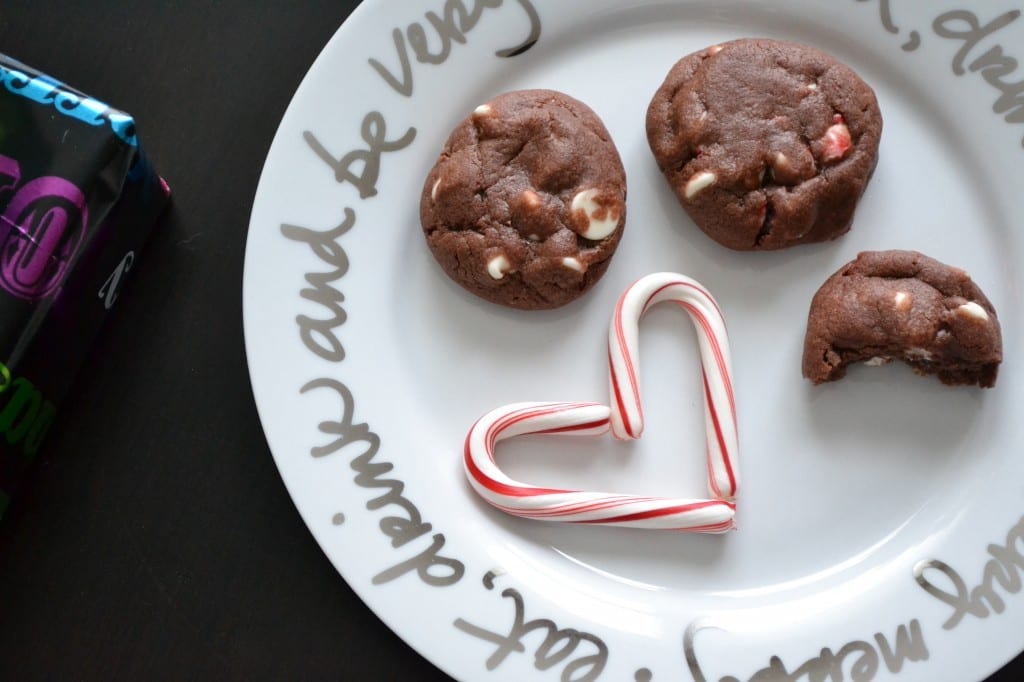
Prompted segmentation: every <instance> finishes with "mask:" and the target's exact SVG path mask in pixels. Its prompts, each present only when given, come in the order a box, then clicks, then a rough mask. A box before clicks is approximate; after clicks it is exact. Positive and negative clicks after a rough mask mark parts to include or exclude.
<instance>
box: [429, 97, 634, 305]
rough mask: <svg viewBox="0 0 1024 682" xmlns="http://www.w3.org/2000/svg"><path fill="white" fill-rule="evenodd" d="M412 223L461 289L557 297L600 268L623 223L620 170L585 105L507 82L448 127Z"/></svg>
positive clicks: (590, 279)
mask: <svg viewBox="0 0 1024 682" xmlns="http://www.w3.org/2000/svg"><path fill="white" fill-rule="evenodd" d="M420 222H421V224H422V226H423V233H424V235H425V236H426V238H427V244H428V245H429V247H430V250H431V251H432V252H433V254H434V257H435V258H436V259H437V262H438V263H440V264H441V267H442V268H444V270H445V272H447V273H448V275H449V276H450V277H451V278H452V279H454V280H455V281H456V282H458V283H459V284H461V285H462V286H463V287H465V288H466V289H468V290H469V291H471V292H473V293H474V294H476V295H477V296H480V297H481V298H484V299H487V300H488V301H491V302H493V303H500V304H502V305H506V306H510V307H512V308H522V309H527V310H537V309H543V308H557V307H559V306H562V305H565V304H566V303H569V302H570V301H572V300H574V299H576V298H578V297H579V296H581V295H582V294H583V293H585V292H586V291H587V290H588V289H590V287H592V286H593V285H594V283H595V282H597V280H598V279H600V277H601V275H603V274H604V271H605V270H606V269H607V268H608V264H609V262H610V260H611V257H612V254H613V253H614V252H615V247H616V246H618V243H619V238H620V237H621V236H622V230H623V226H624V225H625V222H626V173H625V171H624V170H623V168H622V160H621V159H620V158H619V153H618V151H617V150H616V149H615V145H614V144H613V143H612V140H611V136H610V135H609V134H608V131H607V130H606V129H605V127H604V124H603V123H602V122H601V120H600V119H599V118H598V117H597V115H596V114H595V113H594V112H593V111H591V110H590V108H589V107H587V106H586V105H585V104H583V103H582V102H579V101H577V100H575V99H573V98H572V97H569V96H568V95H565V94H563V93H560V92H554V91H551V90H520V91H517V92H509V93H506V94H504V95H500V96H498V97H496V98H495V99H494V100H492V101H491V102H488V103H487V104H482V105H480V106H479V107H477V108H476V109H475V110H474V111H473V113H472V114H471V115H470V116H469V117H468V118H466V119H465V120H464V121H462V122H461V123H460V124H459V125H458V127H456V128H455V130H454V131H453V132H452V134H451V136H450V137H449V138H448V141H447V142H446V143H445V146H444V150H443V151H442V152H441V155H440V157H439V158H438V160H437V163H436V165H435V166H434V167H433V169H431V171H430V174H429V175H428V176H427V180H426V183H425V184H424V186H423V194H422V196H421V199H420Z"/></svg>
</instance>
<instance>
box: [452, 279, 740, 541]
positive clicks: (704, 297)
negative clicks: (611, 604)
mask: <svg viewBox="0 0 1024 682" xmlns="http://www.w3.org/2000/svg"><path fill="white" fill-rule="evenodd" d="M668 301H671V302H674V303H676V304H678V305H679V306H680V307H682V308H683V309H684V310H686V312H687V313H688V314H689V316H690V319H691V320H692V322H693V325H694V329H695V330H696V332H697V339H698V346H699V348H700V358H701V378H702V383H703V389H704V421H705V426H706V437H705V443H706V447H705V457H706V461H707V467H708V469H707V470H708V490H709V491H710V493H711V495H713V498H711V499H681V498H665V497H649V496H639V495H626V494H618V493H603V492H588V491H583V490H569V489H561V488H546V487H540V486H534V485H530V484H528V483H522V482H520V481H516V480H514V479H512V478H511V477H509V476H508V475H506V474H505V473H504V472H503V471H502V470H501V468H500V467H498V464H497V462H496V461H495V459H494V449H495V446H496V445H497V443H498V442H499V441H501V440H504V439H506V438H512V437H515V436H522V435H528V434H535V435H579V436H600V435H603V434H605V433H607V432H608V431H611V432H612V433H613V434H614V435H615V437H617V438H619V439H630V438H639V437H640V436H641V434H642V432H643V425H644V421H643V407H642V404H641V400H640V381H639V353H638V349H639V346H638V337H639V323H640V319H641V318H642V317H643V316H644V314H645V313H646V312H647V311H648V310H650V308H651V307H653V306H655V305H657V304H658V303H662V302H668ZM608 372H609V384H610V398H611V406H610V407H609V406H606V405H600V404H597V403H583V402H561V403H556V402H533V403H513V404H511V405H505V406H503V407H499V408H496V409H494V410H491V411H490V412H488V413H487V414H485V415H484V416H482V417H480V419H478V420H477V421H476V423H475V424H473V427H472V428H471V429H470V430H469V433H468V434H467V436H466V442H465V448H464V452H463V465H464V467H465V470H466V476H467V478H468V479H469V483H470V485H471V486H472V487H473V489H474V490H475V491H476V492H477V493H478V494H479V495H480V496H481V497H483V499H484V500H485V501H486V502H488V503H489V504H491V505H492V506H494V507H496V508H497V509H500V510H502V511H504V512H507V513H509V514H512V515H514V516H521V517H524V518H529V519H537V520H542V521H562V522H565V523H577V524H589V525H610V526H620V527H626V528H648V529H658V530H677V531H688V532H697V533H723V532H725V531H727V530H730V529H731V528H733V527H734V525H733V519H734V516H735V512H736V505H735V498H736V493H737V490H738V487H739V486H738V484H739V470H738V466H737V455H738V450H739V441H738V437H737V427H736V401H735V397H734V395H733V389H732V368H731V360H730V353H729V340H728V336H727V335H726V329H725V320H724V319H723V318H722V312H721V310H720V309H719V307H718V304H717V303H715V300H714V298H713V297H712V296H711V294H710V293H709V292H708V291H707V289H705V288H704V287H703V286H702V285H701V284H700V283H698V282H696V281H695V280H693V279H691V278H689V277H686V276H685V275H679V274H676V273H671V272H659V273H654V274H652V275H647V276H646V277H643V278H641V279H639V280H637V281H636V282H635V283H633V285H632V286H630V287H629V288H628V289H627V290H626V291H625V293H623V294H622V296H621V297H620V298H619V301H618V303H617V304H616V306H615V313H614V315H613V316H612V322H611V327H610V329H609V334H608Z"/></svg>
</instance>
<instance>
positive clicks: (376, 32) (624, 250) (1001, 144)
mask: <svg viewBox="0 0 1024 682" xmlns="http://www.w3.org/2000/svg"><path fill="white" fill-rule="evenodd" d="M463 5H465V6H466V7H467V9H466V11H465V12H463V13H460V12H458V11H454V10H457V9H458V8H459V7H461V6H463ZM493 5H498V6H497V7H494V6H493ZM1021 6H1022V5H1021V4H1020V2H1019V0H987V1H984V2H982V1H978V0H975V1H973V2H971V3H967V2H964V1H963V0H954V1H952V2H951V1H950V0H941V1H940V2H935V3H909V2H902V3H893V5H892V6H891V7H890V4H889V2H887V1H886V0H866V1H860V0H845V1H843V2H824V1H822V2H818V3H813V4H812V3H808V2H805V1H803V0H771V1H764V2H756V1H745V2H737V1H718V2H712V0H691V1H680V2H668V1H665V0H661V1H655V0H651V1H647V2H630V3H624V2H620V0H600V1H590V0H588V1H586V2H584V1H583V0H579V1H576V2H568V1H559V2H541V1H540V0H534V1H533V2H527V0H517V1H516V0H507V1H506V2H504V3H502V2H500V0H495V1H492V2H482V1H480V2H476V3H473V2H469V1H466V2H464V3H459V2H455V1H454V0H450V1H449V2H447V3H445V2H442V0H434V1H433V2H428V3H422V2H390V1H389V2H383V0H381V1H378V2H374V1H370V2H367V3H365V4H364V5H363V6H362V7H360V8H359V9H358V10H357V11H356V12H355V14H353V16H352V17H351V18H350V19H349V21H348V22H346V24H345V25H344V26H343V27H342V28H341V29H340V30H339V31H338V33H337V35H336V36H335V37H334V39H333V40H331V42H330V43H329V44H328V45H327V47H326V48H325V49H324V51H323V53H322V54H321V55H320V57H319V59H318V60H317V61H316V63H315V64H314V65H313V68H312V69H311V70H310V72H309V74H308V76H307V77H306V79H305V80H304V82H303V83H302V86H301V87H300V88H299V90H298V92H297V93H296V94H295V98H294V100H293V101H292V104H291V106H290V107H289V109H288V112H287V114H286V115H285V117H284V120H283V121H282V122H281V127H280V129H279V130H278V134H277V137H276V138H275V140H274V143H273V146H272V148H271V150H270V154H269V156H268V158H267V162H266V167H265V168H264V171H263V176H262V179H261V181H260V186H259V191H258V193H257V196H256V201H255V206H254V208H253V213H252V222H251V225H250V229H249V241H248V247H247V252H246V262H245V282H244V313H245V335H246V344H247V350H248V358H249V365H250V369H251V374H252V383H253V388H254V392H255V396H256V402H257V405H258V407H259V411H260V415H261V418H262V420H263V425H264V427H265V429H266V435H267V439H268V441H269V443H270V447H271V449H272V451H273V453H274V457H275V459H276V461H277V465H278V467H279V468H280V471H281V475H282V477H283V478H284V481H285V483H286V485H287V486H288V489H289V491H290V493H291V495H292V497H293V499H294V500H295V504H296V506H297V507H298V509H299V512H300V513H301V514H302V516H303V518H304V519H305V521H306V523H307V524H308V525H309V527H310V529H311V530H312V532H313V534H314V535H315V537H316V539H317V541H318V542H319V543H320V545H321V546H322V547H323V550H324V552H325V553H326V554H327V556H328V557H329V558H330V560H331V561H332V562H333V563H334V565H335V566H336V567H337V569H338V571H339V572H340V573H341V574H342V575H343V576H344V578H345V580H347V581H348V582H349V583H350V584H351V585H352V587H353V588H354V589H355V590H356V591H357V592H358V593H359V594H360V595H361V596H362V598H363V599H364V600H365V601H366V603H367V604H369V606H370V607H371V608H372V609H374V611H375V612H376V613H378V614H379V615H380V617H381V618H383V619H384V620H385V621H386V622H387V623H388V624H389V625H390V626H391V627H392V628H393V629H394V630H395V631H396V632H397V633H398V634H399V635H401V636H402V637H403V638H404V639H405V640H406V641H408V642H409V643H410V644H411V645H412V646H414V647H415V648H416V649H418V650H419V651H420V652H422V653H423V654H424V655H425V656H426V657H427V658H429V659H430V660H431V661H433V662H434V663H436V664H437V665H438V666H440V667H441V668H442V669H444V670H445V671H447V672H448V673H450V674H451V675H453V676H455V677H456V678H459V679H464V680H470V679H473V680H477V679H487V680H490V679H493V680H526V679H537V680H558V679H562V680H591V679H601V680H605V679H607V680H647V679H654V680H678V679H690V678H691V677H692V678H694V679H696V680H701V679H705V678H706V679H709V680H718V679H721V678H723V677H724V678H726V679H734V678H733V677H729V676H734V677H735V678H739V679H748V678H751V677H752V676H755V675H756V679H758V680H769V679H770V680H783V679H834V680H839V679H847V678H850V679H863V680H866V679H887V678H890V677H896V678H897V679H905V680H969V679H981V678H983V677H984V676H985V675H986V674H987V673H989V672H991V671H993V670H994V669H996V668H997V667H998V666H1000V665H1001V664H1003V663H1004V662H1005V661H1007V660H1008V659H1009V658H1011V657H1012V656H1013V655H1014V654H1015V653H1016V652H1018V651H1019V650H1020V649H1021V648H1022V647H1024V635H1022V634H1021V633H1022V632H1024V597H1021V596H1020V595H1018V594H1016V593H1017V592H1018V591H1019V590H1020V588H1021V574H1022V572H1024V520H1022V513H1024V484H1022V480H1024V476H1022V474H1024V461H1022V459H1021V451H1020V445H1019V444H1020V442H1021V438H1022V436H1024V427H1022V425H1021V423H1022V422H1021V420H1020V418H1019V410H1020V407H1019V406H1020V405H1021V404H1024V394H1022V387H1024V376H1022V373H1021V371H1020V365H1019V355H1018V354H1017V353H1016V352H1015V351H1018V350H1020V348H1021V343H1020V338H1021V326H1020V312H1021V310H1022V305H1021V303H1022V301H1021V299H1022V292H1024V283H1022V280H1021V265H1022V263H1024V251H1022V242H1021V235H1020V225H1021V220H1022V216H1024V191H1022V189H1024V147H1022V137H1024V85H1021V82H1022V81H1024V67H1019V66H1018V63H1017V61H1016V60H1024V19H1022V18H1019V17H1018V15H1019V14H1020V12H1019V10H1018V8H1019V7H1021ZM445 7H448V8H449V9H451V10H453V11H450V12H449V14H448V15H446V14H445ZM429 12H433V13H434V14H429ZM446 16H448V17H449V19H450V22H449V23H448V28H444V26H445V17H446ZM452 26H454V27H455V28H454V29H453V28H451V27H452ZM438 27H441V28H442V30H441V31H439V30H438ZM456 29H458V30H456ZM742 36H767V37H775V38H784V39H790V40H795V41H799V42H804V43H808V44H811V45H816V46H819V47H821V48H824V49H827V50H828V51H830V52H832V53H833V54H835V55H836V56H837V57H838V58H839V59H841V60H842V61H844V62H846V63H848V64H850V65H851V66H852V67H853V68H854V69H855V70H857V71H858V72H859V73H860V74H861V75H862V76H863V77H864V79H865V80H866V81H868V82H869V83H870V84H871V85H872V86H873V87H874V88H875V90H876V92H877V94H878V99H879V102H880V105H881V108H882V112H883V115H884V118H885V132H884V134H883V138H882V149H881V158H880V163H879V165H878V169H877V171H876V173H875V176H874V179H873V180H872V182H871V184H870V186H869V188H868V191H867V193H866V195H865V196H864V198H863V200H862V202H861V204H860V208H859V209H858V213H857V217H856V220H855V224H854V228H853V230H852V231H851V232H850V233H849V234H847V235H846V236H844V237H842V238H841V239H839V240H837V241H835V242H833V243H829V244H824V245H817V246H804V247H798V248H794V249H790V250H787V251H784V252H774V253H734V252H731V251H728V250H726V249H724V248H721V247H719V246H717V245H716V244H714V243H712V242H711V241H710V240H709V239H708V238H707V237H705V236H704V235H703V234H702V233H701V232H700V231H699V230H697V229H696V228H695V227H694V225H693V224H692V223H691V222H690V221H689V220H688V219H687V218H686V217H685V215H684V214H683V213H682V211H681V210H680V208H679V206H678V205H677V204H676V200H675V199H674V197H673V195H672V193H671V192H670V190H669V188H668V186H667V185H666V183H665V182H664V181H663V180H662V178H661V177H660V175H659V174H658V172H657V169H656V167H655V164H654V162H653V160H652V157H651V155H650V152H649V150H648V147H647V143H646V139H645V136H644V114H645V111H646V107H647V103H648V101H649V100H650V97H651V95H652V93H653V92H654V90H655V89H656V87H657V86H658V84H659V83H660V82H661V80H662V78H663V77H664V75H665V73H666V72H667V70H668V68H669V67H670V66H671V65H672V64H673V63H674V62H675V61H676V59H678V58H679V57H681V56H683V55H684V54H687V53H689V52H691V51H693V50H696V49H699V48H701V47H704V46H707V45H710V44H714V43H717V42H720V41H724V40H727V39H731V38H736V37H742ZM535 38H536V43H535V44H532V46H531V45H530V43H531V42H532V41H533V40H534V39H535ZM511 52H518V54H517V55H515V56H508V55H509V53H511ZM431 55H434V56H431ZM500 55H506V56H500ZM435 62H436V63H435ZM403 65H404V66H403ZM961 72H962V73H961ZM1015 84H1016V85H1015ZM533 87H544V88H554V89H558V90H562V91H565V92H567V93H569V94H571V95H573V96H574V97H577V98H578V99H581V100H583V101H584V102H587V103H588V104H589V105H590V106H591V107H592V108H593V109H594V110H595V111H596V112H597V113H598V114H599V115H600V116H601V117H602V118H603V120H604V121H605V123H606V124H607V126H608V128H609V130H610V131H611V133H612V136H613V138H614V140H615V142H616V144H617V145H618V148H619V150H620V152H621V154H622V157H623V160H624V163H625V167H626V172H627V176H628V182H629V207H628V213H629V218H628V224H627V228H626V233H625V236H624V238H623V241H622V243H621V245H620V247H619V250H618V253H617V254H616V256H615V259H614V261H613V263H612V266H611V268H610V269H609V271H608V273H607V274H606V275H605V277H604V279H603V280H602V281H601V282H600V283H599V284H598V285H597V286H596V287H595V289H593V290H592V291H591V292H590V293H589V294H588V295H587V296H585V297H584V298H583V299H581V300H579V301H577V302H575V303H574V304H572V305H569V306H567V307H565V308H563V309H561V310H558V311H554V312H543V313H522V312H515V311H510V310H504V309H499V308H498V307H495V306H493V305H490V304H487V303H484V302H482V301H480V300H477V299H475V298H473V297H472V296H471V295H469V294H467V293H465V292H463V291H462V290H461V289H459V288H458V287H457V286H456V285H455V284H453V283H451V282H450V281H449V280H448V279H447V277H446V276H445V275H444V273H442V272H441V271H440V269H439V268H438V267H437V265H436V264H435V262H434V261H433V259H432V257H431V255H430V253H429V252H428V250H427V249H426V246H425V244H424V240H423V238H422V236H421V233H420V228H419V221H418V203H419V195H420V188H421V186H422V182H423V178H424V177H425V176H426V173H427V171H428V169H429V168H430V166H431V164H432V163H433V161H434V159H435V157H436V154H437V152H438V151H439V149H440V147H441V145H442V143H443V141H444V139H445V137H446V136H447V134H448V132H449V131H450V129H451V128H452V127H453V126H454V125H455V123H456V122H457V121H458V120H460V119H461V118H462V117H463V116H464V115H466V113H467V112H469V111H470V110H472V109H473V107H474V106H475V105H476V104H478V103H480V102H482V101H485V100H487V99H489V98H491V97H492V96H493V95H495V94H497V93H499V92H501V91H505V90H511V89H517V88H533ZM413 131H414V132H413ZM332 158H333V159H334V161H333V162H330V163H329V161H330V159H332ZM346 216H347V218H346ZM289 226H290V227H289ZM886 248H911V249H917V250H921V251H924V252H925V253H928V254H929V255H931V256H933V257H935V258H938V259H940V260H942V261H945V262H948V263H952V264H955V265H958V266H961V267H963V268H965V269H967V270H968V271H969V272H970V273H972V275H973V277H974V279H975V281H977V282H978V283H979V284H980V285H981V287H982V288H983V289H984V290H985V291H986V292H987V294H988V295H989V297H990V298H991V299H992V301H993V303H994V304H995V306H996V308H997V310H998V311H1000V313H1001V321H1002V326H1003V335H1004V345H1005V348H1006V349H1007V351H1008V356H1007V359H1006V362H1005V363H1004V365H1003V368H1002V371H1001V374H1000V377H999V383H998V385H997V386H996V388H995V389H993V390H978V389H971V388H966V389H965V388H958V389H951V388H947V387H944V386H942V385H940V384H939V382H937V381H935V380H934V379H925V378H919V377H916V376H914V375H913V374H912V373H911V372H910V371H909V370H908V369H906V368H905V367H903V366H899V365H890V366H886V367H883V368H878V369H868V368H863V369H862V368H856V369H854V370H853V371H851V373H850V375H849V376H848V377H847V378H846V379H844V380H843V381H841V382H838V383H836V384H832V385H828V386H824V387H819V388H812V387H811V386H810V385H809V384H808V382H806V381H804V380H803V379H802V378H801V376H800V353H801V345H802V339H803V332H804V322H805V316H806V311H807V306H808V303H809V301H810V298H811V296H812V295H813V293H814V291H815V290H816V289H817V287H818V286H819V285H820V284H821V283H822V282H823V281H824V279H825V278H826V277H827V276H828V275H829V274H831V273H832V272H833V271H835V270H836V268H838V266H839V265H840V264H842V263H844V262H846V261H847V260H850V259H851V258H852V257H853V256H854V255H855V254H856V253H857V252H859V251H861V250H870V249H886ZM658 270H673V271H678V272H683V273H686V274H688V275H690V276H692V277H694V278H696V279H698V280H700V281H702V282H703V283H704V284H705V285H706V286H708V287H709V288H710V289H711V291H712V292H713V293H714V294H715V296H716V297H717V299H718V301H719V303H720V304H721V306H722V308H723V310H724V313H725V316H726V320H727V322H728V324H729V327H730V332H731V340H732V347H733V354H734V364H735V377H736V393H737V404H738V409H739V425H740V440H741V453H740V458H741V460H742V466H743V476H744V478H743V481H744V488H743V491H742V497H741V498H740V500H739V508H738V514H737V523H738V525H739V530H738V531H736V532H733V533H730V534H728V535H726V536H692V535H685V534H683V535H680V534H662V533H657V532H647V531H628V530H620V529H608V528H580V527H563V526H558V525H543V524H539V523H536V522H529V521H522V520H519V519H513V518H511V517H507V516H504V515H502V514H501V513H500V512H497V511H494V510H492V509H491V508H489V507H487V506H486V505H485V504H483V503H482V502H481V501H480V500H479V499H478V498H477V497H476V496H475V495H474V493H473V492H472V491H471V489H470V488H469V486H468V485H467V484H466V481H465V480H464V477H463V473H462V469H461V463H460V455H461V446H462V441H463V438H464V436H465V433H466V431H467V429H468V428H469V426H470V425H471V423H472V422H473V420H474V419H475V418H476V417H477V416H479V415H480V414H481V413H483V412H484V411H486V410H488V409H490V408H491V407H494V406H496V405H500V404H504V403H509V402H516V401H521V400H595V401H603V400H604V399H605V397H606V393H607V386H606V381H607V379H606V373H605V372H606V370H605V366H604V357H605V352H606V350H605V329H606V325H607V323H608V319H609V316H610V314H611V309H612V305H613V303H614V301H615V300H616V298H617V297H618V295H619V293H620V292H621V291H622V290H623V289H624V288H625V286H626V285H627V284H628V283H630V282H631V281H633V280H634V279H636V278H637V277H638V276H640V275H643V274H646V273H648V272H653V271H658ZM642 352H643V354H644V356H645V367H644V371H643V376H644V381H645V394H646V397H647V411H648V430H647V433H646V434H645V437H644V439H643V440H642V441H640V442H638V443H634V444H632V445H622V444H617V443H614V442H612V441H611V440H610V439H608V440H601V441H589V442H582V441H575V442H572V443H569V444H566V443H565V442H564V441H561V442H556V443H552V442H551V441H539V440H538V441H532V442H517V443H511V444H509V445H507V446H505V448H504V450H501V451H500V452H499V457H501V461H502V463H503V464H504V465H505V466H506V467H507V468H508V470H509V471H510V472H511V473H512V474H513V475H514V476H517V477H520V478H523V479H525V480H530V481H533V482H536V483H543V484H560V485H570V486H575V487H583V488H594V489H614V490H620V491H623V492H647V493H651V494H666V495H688V494H689V495H701V494H702V488H703V486H702V480H703V478H702V477H703V473H702V471H701V467H702V447H703V446H702V443H703V432H702V430H701V429H702V416H701V415H702V413H701V395H700V388H699V374H698V369H697V368H698V364H697V351H696V349H695V347H694V344H693V335H692V332H691V331H690V329H689V323H688V322H687V321H686V320H685V316H683V315H681V314H679V313H678V312H677V311H673V310H666V311H662V310H660V309H658V310H656V311H655V312H653V313H652V314H651V315H650V316H649V319H648V320H646V321H645V323H644V331H643V339H642ZM759 671H761V672H759ZM815 675H817V677H815ZM829 675H831V677H829Z"/></svg>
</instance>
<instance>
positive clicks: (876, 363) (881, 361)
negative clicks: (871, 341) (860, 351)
mask: <svg viewBox="0 0 1024 682" xmlns="http://www.w3.org/2000/svg"><path fill="white" fill-rule="evenodd" d="M890 362H892V358H887V357H884V356H881V355H876V356H875V357H873V358H871V359H870V360H865V361H864V364H865V365H866V366H868V367H881V366H882V365H888V364H889V363H890Z"/></svg>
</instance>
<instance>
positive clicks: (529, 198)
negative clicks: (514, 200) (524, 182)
mask: <svg viewBox="0 0 1024 682" xmlns="http://www.w3.org/2000/svg"><path fill="white" fill-rule="evenodd" d="M522 197H523V204H525V205H526V207H527V208H538V207H539V206H540V197H539V196H537V193H536V192H534V191H533V190H532V189H528V190H524V191H523V194H522Z"/></svg>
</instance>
